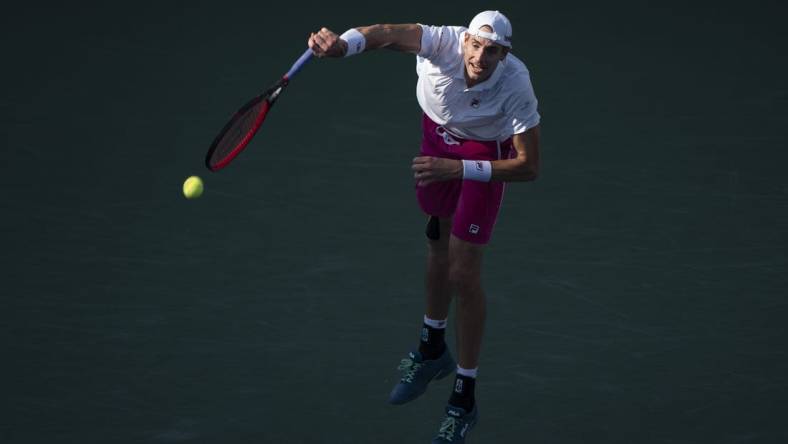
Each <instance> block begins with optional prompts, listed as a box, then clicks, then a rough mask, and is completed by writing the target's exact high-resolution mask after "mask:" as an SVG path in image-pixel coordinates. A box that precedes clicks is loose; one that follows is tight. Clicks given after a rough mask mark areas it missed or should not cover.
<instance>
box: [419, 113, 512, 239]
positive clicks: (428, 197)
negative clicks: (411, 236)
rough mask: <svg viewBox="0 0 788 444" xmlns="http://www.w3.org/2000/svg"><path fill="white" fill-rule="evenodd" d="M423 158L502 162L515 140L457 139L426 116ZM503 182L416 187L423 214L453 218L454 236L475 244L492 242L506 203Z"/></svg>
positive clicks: (508, 156)
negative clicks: (496, 223) (499, 210)
mask: <svg viewBox="0 0 788 444" xmlns="http://www.w3.org/2000/svg"><path fill="white" fill-rule="evenodd" d="M422 129H423V136H422V141H421V155H422V156H434V157H446V158H450V159H471V160H498V159H508V158H510V157H511V155H512V153H514V149H513V148H512V140H511V139H509V140H506V141H505V142H497V141H491V142H489V141H488V142H479V141H475V140H464V139H460V138H458V137H454V136H452V135H451V134H449V133H447V132H446V130H445V129H444V128H443V127H442V126H439V125H438V124H437V123H435V122H433V121H432V120H431V119H430V118H429V117H427V116H426V115H424V117H423V119H422ZM503 191H504V183H503V182H476V181H473V180H460V179H457V180H451V181H445V182H435V183H432V184H430V185H427V186H424V187H422V186H417V187H416V197H417V199H418V201H419V206H420V207H421V209H422V211H424V212H425V213H427V214H428V215H430V216H438V217H443V218H448V217H452V216H454V217H453V221H452V227H451V233H452V234H453V235H455V236H457V237H458V238H460V239H462V240H465V241H468V242H472V243H475V244H486V243H488V242H489V241H490V236H491V235H492V231H493V227H494V226H495V220H496V219H497V218H498V209H499V208H500V207H501V201H502V200H503Z"/></svg>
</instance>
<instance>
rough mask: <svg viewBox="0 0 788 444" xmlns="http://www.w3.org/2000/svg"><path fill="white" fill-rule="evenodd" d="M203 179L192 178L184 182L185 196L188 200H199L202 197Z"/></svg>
mask: <svg viewBox="0 0 788 444" xmlns="http://www.w3.org/2000/svg"><path fill="white" fill-rule="evenodd" d="M202 190H203V185H202V179H200V178H199V177H197V176H191V177H189V178H188V179H186V182H183V195H184V196H186V198H187V199H197V198H198V197H200V196H202Z"/></svg>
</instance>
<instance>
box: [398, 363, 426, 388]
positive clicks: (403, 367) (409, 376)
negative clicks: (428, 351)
mask: <svg viewBox="0 0 788 444" xmlns="http://www.w3.org/2000/svg"><path fill="white" fill-rule="evenodd" d="M423 366H424V364H422V363H420V362H416V361H414V360H413V359H410V358H405V359H403V360H402V361H400V363H399V367H397V370H399V371H403V372H405V374H404V375H402V382H407V383H411V382H413V378H414V377H415V376H416V373H418V371H419V369H420V368H422V367H423Z"/></svg>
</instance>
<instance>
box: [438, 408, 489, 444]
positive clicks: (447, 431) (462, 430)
mask: <svg viewBox="0 0 788 444" xmlns="http://www.w3.org/2000/svg"><path fill="white" fill-rule="evenodd" d="M478 420H479V410H478V409H477V408H476V406H475V405H474V406H473V410H471V411H470V412H466V411H465V409H462V408H460V407H455V406H453V405H451V404H449V405H448V406H446V418H445V419H444V420H443V422H442V423H441V428H440V430H439V431H438V435H437V436H436V437H435V439H433V440H432V444H447V443H451V444H463V443H464V442H465V438H466V437H467V436H468V432H470V431H471V429H472V428H473V426H475V425H476V422H477V421H478Z"/></svg>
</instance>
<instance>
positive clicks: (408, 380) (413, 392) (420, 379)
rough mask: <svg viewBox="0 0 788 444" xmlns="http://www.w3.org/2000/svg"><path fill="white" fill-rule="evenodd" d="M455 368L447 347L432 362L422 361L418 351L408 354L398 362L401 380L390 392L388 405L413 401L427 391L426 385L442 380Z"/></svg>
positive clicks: (455, 365)
mask: <svg viewBox="0 0 788 444" xmlns="http://www.w3.org/2000/svg"><path fill="white" fill-rule="evenodd" d="M456 368H457V364H456V363H455V362H454V359H452V357H451V353H450V352H449V348H448V347H446V351H444V352H443V354H442V355H441V356H440V357H439V358H438V359H432V360H425V359H423V357H422V356H421V353H419V352H418V351H413V352H410V353H409V354H408V357H407V358H405V359H403V360H402V361H401V362H400V365H399V368H398V370H400V371H401V372H402V378H401V379H400V380H399V383H397V385H395V386H394V389H393V390H392V391H391V395H389V403H391V404H396V405H399V404H405V403H406V402H409V401H413V400H414V399H416V398H418V397H419V396H421V395H422V394H423V393H424V392H426V391H427V384H429V383H430V382H431V381H432V380H433V379H443V378H445V377H446V376H449V375H450V374H452V372H454V370H455V369H456Z"/></svg>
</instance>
